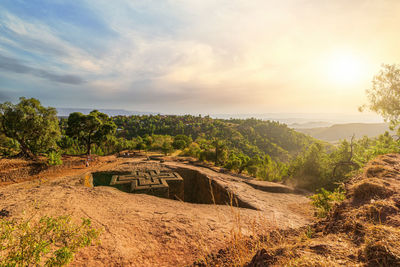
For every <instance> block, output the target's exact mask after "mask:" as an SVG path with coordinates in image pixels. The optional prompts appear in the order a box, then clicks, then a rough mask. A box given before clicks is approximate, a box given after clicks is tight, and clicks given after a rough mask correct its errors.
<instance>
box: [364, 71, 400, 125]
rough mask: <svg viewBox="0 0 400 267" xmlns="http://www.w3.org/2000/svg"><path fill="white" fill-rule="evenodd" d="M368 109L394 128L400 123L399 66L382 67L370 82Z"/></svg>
mask: <svg viewBox="0 0 400 267" xmlns="http://www.w3.org/2000/svg"><path fill="white" fill-rule="evenodd" d="M367 96H368V100H369V104H368V105H364V106H362V107H360V111H362V110H363V109H365V108H368V109H369V110H371V111H374V112H376V113H378V114H379V115H381V116H382V117H383V118H384V119H385V121H389V122H390V123H391V126H392V127H393V128H394V127H396V126H398V125H399V123H400V66H399V65H386V64H384V65H382V69H381V70H380V72H379V73H378V74H377V75H375V76H374V78H373V80H372V88H371V89H369V90H367Z"/></svg>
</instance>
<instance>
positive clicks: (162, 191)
mask: <svg viewBox="0 0 400 267" xmlns="http://www.w3.org/2000/svg"><path fill="white" fill-rule="evenodd" d="M85 179H88V181H89V182H88V184H89V186H99V185H102V186H112V187H114V188H117V189H119V190H121V191H124V192H127V193H136V194H148V195H153V196H157V197H163V198H170V199H175V200H183V199H184V187H183V179H182V177H181V176H180V175H179V174H178V173H176V172H170V171H159V170H154V169H150V170H145V171H138V170H136V171H132V172H126V173H125V172H123V173H119V172H94V173H91V174H89V175H85Z"/></svg>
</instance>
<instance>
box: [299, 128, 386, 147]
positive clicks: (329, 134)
mask: <svg viewBox="0 0 400 267" xmlns="http://www.w3.org/2000/svg"><path fill="white" fill-rule="evenodd" d="M295 130H296V131H298V132H302V133H305V134H309V135H311V136H312V137H314V138H316V139H320V140H323V141H328V142H337V141H339V140H343V139H347V140H350V139H351V137H352V136H353V134H354V135H355V138H361V137H363V136H365V135H366V136H368V137H376V136H378V135H380V134H383V133H384V132H385V131H389V125H388V124H387V123H346V124H334V125H332V126H329V127H317V128H295Z"/></svg>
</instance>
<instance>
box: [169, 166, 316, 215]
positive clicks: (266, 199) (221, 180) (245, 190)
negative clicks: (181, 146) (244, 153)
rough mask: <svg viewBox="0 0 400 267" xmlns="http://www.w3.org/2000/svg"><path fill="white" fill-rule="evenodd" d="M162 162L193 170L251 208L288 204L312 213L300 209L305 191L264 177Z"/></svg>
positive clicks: (306, 204) (304, 204)
mask: <svg viewBox="0 0 400 267" xmlns="http://www.w3.org/2000/svg"><path fill="white" fill-rule="evenodd" d="M162 165H163V166H165V167H167V168H170V169H171V170H174V171H177V172H178V173H180V174H181V175H182V173H181V172H182V170H191V171H197V172H198V173H200V174H202V175H204V176H206V177H207V178H208V179H210V180H211V181H213V183H216V184H218V185H219V186H220V187H222V188H224V189H225V190H226V191H228V192H232V193H233V194H234V195H235V197H236V198H237V199H238V200H240V202H242V203H246V205H248V207H249V208H251V209H256V210H259V211H271V210H274V212H275V211H276V212H278V213H279V212H280V211H279V209H280V207H281V208H282V212H284V210H287V208H289V209H291V211H293V212H295V213H296V212H298V213H300V214H301V215H302V216H303V215H304V214H305V213H308V215H311V214H312V212H309V211H304V209H308V208H310V206H309V205H310V200H309V198H307V196H306V192H304V191H299V190H296V189H294V188H291V187H289V186H285V185H282V184H279V183H273V182H268V181H258V180H255V179H251V178H249V177H241V176H239V175H231V174H228V173H220V172H217V171H215V170H212V169H210V168H207V167H201V166H194V165H191V164H185V163H179V162H164V163H163V164H162ZM242 207H243V206H242ZM310 210H311V208H310Z"/></svg>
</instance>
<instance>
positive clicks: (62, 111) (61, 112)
mask: <svg viewBox="0 0 400 267" xmlns="http://www.w3.org/2000/svg"><path fill="white" fill-rule="evenodd" d="M92 110H93V109H91V108H57V112H58V116H59V117H68V116H69V114H70V113H73V112H80V113H83V114H89V113H90V112H91V111H92ZM98 111H100V112H103V113H105V114H107V115H108V116H118V115H122V116H130V115H156V114H158V113H155V112H142V111H130V110H125V109H98Z"/></svg>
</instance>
